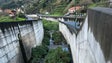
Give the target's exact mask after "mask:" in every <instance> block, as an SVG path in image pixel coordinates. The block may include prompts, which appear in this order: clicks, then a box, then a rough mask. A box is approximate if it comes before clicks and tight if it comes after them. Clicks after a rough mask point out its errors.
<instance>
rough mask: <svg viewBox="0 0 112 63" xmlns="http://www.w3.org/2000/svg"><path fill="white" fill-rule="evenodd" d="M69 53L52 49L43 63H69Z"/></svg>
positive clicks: (60, 49)
mask: <svg viewBox="0 0 112 63" xmlns="http://www.w3.org/2000/svg"><path fill="white" fill-rule="evenodd" d="M70 60H71V59H70V53H69V52H66V51H63V50H62V48H61V47H58V48H56V49H52V50H50V51H49V52H48V55H47V56H46V57H45V63H70Z"/></svg>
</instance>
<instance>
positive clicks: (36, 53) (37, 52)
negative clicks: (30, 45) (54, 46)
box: [32, 45, 48, 63]
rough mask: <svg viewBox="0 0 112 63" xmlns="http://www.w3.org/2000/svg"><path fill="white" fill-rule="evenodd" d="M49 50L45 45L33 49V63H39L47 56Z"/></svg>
mask: <svg viewBox="0 0 112 63" xmlns="http://www.w3.org/2000/svg"><path fill="white" fill-rule="evenodd" d="M47 52H48V48H47V46H45V45H41V46H37V47H36V48H34V49H32V58H33V60H32V63H39V62H40V61H41V60H42V59H43V58H44V57H45V56H46V54H47Z"/></svg>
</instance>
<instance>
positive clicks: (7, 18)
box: [0, 16, 25, 22]
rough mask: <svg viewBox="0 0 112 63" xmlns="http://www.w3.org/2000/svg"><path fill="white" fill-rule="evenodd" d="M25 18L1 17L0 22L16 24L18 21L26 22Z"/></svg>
mask: <svg viewBox="0 0 112 63" xmlns="http://www.w3.org/2000/svg"><path fill="white" fill-rule="evenodd" d="M24 20H25V18H20V17H16V18H11V17H9V16H1V17H0V22H16V21H24Z"/></svg>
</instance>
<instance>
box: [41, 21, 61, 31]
mask: <svg viewBox="0 0 112 63" xmlns="http://www.w3.org/2000/svg"><path fill="white" fill-rule="evenodd" d="M43 24H44V29H45V30H46V31H50V30H54V31H57V30H59V26H58V24H59V23H58V22H52V21H47V20H43Z"/></svg>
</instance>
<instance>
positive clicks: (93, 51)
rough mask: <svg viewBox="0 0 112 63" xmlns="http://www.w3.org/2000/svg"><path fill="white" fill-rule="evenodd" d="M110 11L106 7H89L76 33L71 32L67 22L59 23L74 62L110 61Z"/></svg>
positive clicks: (111, 50)
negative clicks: (86, 15)
mask: <svg viewBox="0 0 112 63" xmlns="http://www.w3.org/2000/svg"><path fill="white" fill-rule="evenodd" d="M105 11H107V12H105ZM109 11H110V13H109ZM111 11H112V10H110V9H107V8H94V9H89V11H88V17H87V18H86V19H85V21H84V23H83V25H82V28H81V29H80V31H79V32H78V34H75V33H71V32H70V29H69V27H67V24H63V23H60V24H59V27H60V31H61V32H62V34H63V35H64V37H65V39H66V40H67V42H68V44H69V45H70V48H71V52H72V56H73V61H74V63H112V54H111V53H112V43H111V37H112V31H111V28H112V24H111V22H112V12H111ZM71 28H73V27H71Z"/></svg>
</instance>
